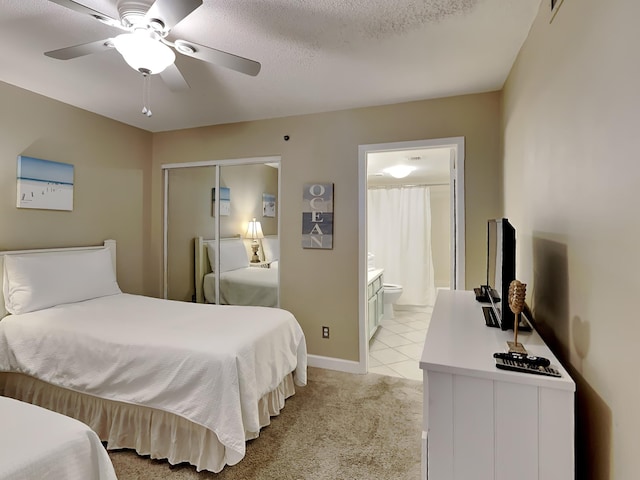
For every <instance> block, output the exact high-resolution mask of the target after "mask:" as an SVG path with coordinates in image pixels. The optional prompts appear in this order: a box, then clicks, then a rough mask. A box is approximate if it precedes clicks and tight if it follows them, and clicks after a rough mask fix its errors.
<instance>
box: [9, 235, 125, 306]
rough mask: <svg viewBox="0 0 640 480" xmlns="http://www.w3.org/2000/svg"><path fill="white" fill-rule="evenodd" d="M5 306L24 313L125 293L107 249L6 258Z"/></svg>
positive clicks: (10, 256)
mask: <svg viewBox="0 0 640 480" xmlns="http://www.w3.org/2000/svg"><path fill="white" fill-rule="evenodd" d="M3 293H4V303H5V308H6V309H7V311H9V312H10V313H13V314H21V313H28V312H33V311H36V310H42V309H43V308H48V307H53V306H55V305H61V304H63V303H73V302H82V301H84V300H89V299H91V298H98V297H104V296H107V295H115V294H118V293H122V291H121V290H120V287H118V282H117V281H116V275H115V273H114V271H113V265H112V263H111V252H110V250H109V249H108V248H103V249H100V250H89V251H77V252H69V253H67V252H59V253H47V254H27V255H6V256H5V257H4V282H3Z"/></svg>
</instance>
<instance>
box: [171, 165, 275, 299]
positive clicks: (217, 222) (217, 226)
mask: <svg viewBox="0 0 640 480" xmlns="http://www.w3.org/2000/svg"><path fill="white" fill-rule="evenodd" d="M265 163H277V164H278V205H277V207H276V211H277V212H278V239H279V238H280V214H281V210H280V189H281V183H282V182H281V167H282V163H281V157H280V156H267V157H249V158H235V159H225V160H204V161H201V162H184V163H167V164H163V165H161V168H162V175H163V179H164V191H163V211H162V215H163V220H162V257H163V260H162V290H163V298H165V299H166V298H167V297H168V290H169V280H168V278H167V273H168V253H169V252H168V240H169V238H168V236H169V229H168V226H169V172H170V171H171V170H174V169H178V168H194V167H215V169H216V180H215V189H216V195H220V169H221V167H229V166H234V165H256V164H265ZM215 208H216V211H215V223H214V231H215V238H218V239H219V238H220V202H219V201H218V202H215ZM215 263H216V272H219V271H220V255H216V258H215ZM215 278H216V288H215V290H216V303H218V300H219V294H220V289H219V282H220V279H219V276H218V274H216V277H215ZM279 284H280V278H278V285H279ZM278 290H279V287H278ZM278 296H279V294H278Z"/></svg>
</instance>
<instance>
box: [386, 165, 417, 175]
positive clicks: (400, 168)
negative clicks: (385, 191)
mask: <svg viewBox="0 0 640 480" xmlns="http://www.w3.org/2000/svg"><path fill="white" fill-rule="evenodd" d="M415 169H416V167H411V166H409V165H394V166H393V167H387V168H385V169H384V170H383V172H385V173H388V174H389V175H391V176H392V177H394V178H404V177H406V176H407V175H409V174H410V173H411V172H413V171H414V170H415Z"/></svg>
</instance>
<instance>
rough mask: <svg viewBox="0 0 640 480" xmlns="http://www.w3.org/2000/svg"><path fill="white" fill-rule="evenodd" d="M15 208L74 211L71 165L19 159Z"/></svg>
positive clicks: (34, 159) (38, 159)
mask: <svg viewBox="0 0 640 480" xmlns="http://www.w3.org/2000/svg"><path fill="white" fill-rule="evenodd" d="M17 177H18V189H17V191H18V203H17V206H18V208H38V209H43V210H68V211H72V210H73V165H71V164H69V163H60V162H52V161H50V160H42V159H40V158H33V157H27V156H25V155H19V156H18V175H17Z"/></svg>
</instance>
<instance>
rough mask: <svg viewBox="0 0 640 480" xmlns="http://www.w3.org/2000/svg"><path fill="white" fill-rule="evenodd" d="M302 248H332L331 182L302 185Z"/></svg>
mask: <svg viewBox="0 0 640 480" xmlns="http://www.w3.org/2000/svg"><path fill="white" fill-rule="evenodd" d="M302 248H320V249H332V248H333V183H308V184H306V185H305V186H304V189H303V191H302Z"/></svg>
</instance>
